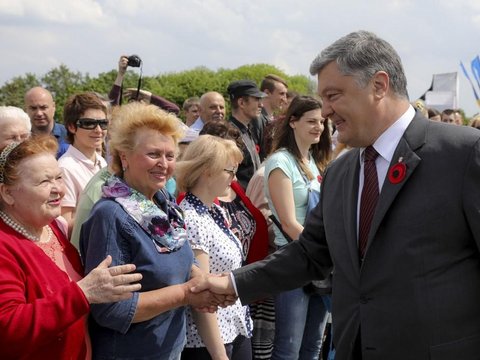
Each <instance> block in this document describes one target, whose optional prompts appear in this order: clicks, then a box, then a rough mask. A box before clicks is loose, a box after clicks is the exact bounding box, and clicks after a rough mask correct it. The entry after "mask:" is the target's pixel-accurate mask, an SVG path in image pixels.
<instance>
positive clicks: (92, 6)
mask: <svg viewBox="0 0 480 360" xmlns="http://www.w3.org/2000/svg"><path fill="white" fill-rule="evenodd" d="M0 15H3V16H5V15H13V16H16V17H23V18H24V19H28V20H29V21H30V22H31V23H34V22H40V23H43V24H52V23H53V24H55V23H61V24H97V25H100V24H101V23H102V21H104V20H105V19H106V17H105V16H104V14H103V12H102V8H101V6H100V5H99V3H98V2H96V1H94V0H75V1H58V0H42V1H38V0H0Z"/></svg>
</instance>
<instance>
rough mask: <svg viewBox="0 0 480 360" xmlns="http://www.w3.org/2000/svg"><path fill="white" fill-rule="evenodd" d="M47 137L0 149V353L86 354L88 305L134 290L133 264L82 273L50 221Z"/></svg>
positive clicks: (52, 183)
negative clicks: (0, 150) (83, 275)
mask: <svg viewBox="0 0 480 360" xmlns="http://www.w3.org/2000/svg"><path fill="white" fill-rule="evenodd" d="M57 147H58V145H57V141H56V140H55V138H53V137H50V136H48V137H42V136H39V137H36V138H30V139H28V140H26V141H25V142H23V143H21V144H19V145H18V144H16V143H14V144H11V145H9V146H7V147H6V148H5V149H4V150H3V151H2V153H1V154H0V218H1V220H0V309H1V311H0V348H1V349H2V350H1V353H2V359H88V358H89V357H90V345H89V344H90V343H89V340H88V336H87V335H86V315H87V314H88V312H89V310H90V304H93V303H99V302H111V301H117V300H121V299H126V298H129V297H131V292H132V291H136V290H139V289H140V285H139V284H135V285H129V284H128V283H130V282H135V281H139V280H140V279H141V275H140V274H127V273H129V272H131V271H133V270H134V269H135V267H134V266H133V265H123V266H119V267H113V268H108V266H109V265H110V263H111V258H110V257H108V256H107V259H105V260H104V261H102V262H101V263H100V264H99V266H98V267H96V268H95V269H92V271H91V272H90V273H89V274H88V275H86V276H85V277H84V278H83V279H82V274H83V269H82V266H81V263H80V258H79V256H78V253H77V252H76V250H75V249H74V248H73V246H72V245H70V243H69V242H68V240H67V238H66V236H65V234H64V233H63V232H62V230H61V227H60V226H59V224H58V223H57V217H58V216H59V215H60V200H61V199H62V197H63V195H64V193H65V190H64V185H63V182H62V172H61V170H60V168H59V167H58V164H57V160H56V159H55V154H56V152H57Z"/></svg>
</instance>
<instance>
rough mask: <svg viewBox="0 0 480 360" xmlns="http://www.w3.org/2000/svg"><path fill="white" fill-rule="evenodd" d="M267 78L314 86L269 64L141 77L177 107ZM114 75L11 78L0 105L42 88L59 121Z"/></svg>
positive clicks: (58, 71)
mask: <svg viewBox="0 0 480 360" xmlns="http://www.w3.org/2000/svg"><path fill="white" fill-rule="evenodd" d="M267 74H276V75H278V76H281V77H282V78H284V79H285V80H286V81H287V83H288V84H289V89H291V90H294V91H297V92H298V93H302V94H313V92H314V83H313V82H312V81H311V80H310V79H309V78H307V77H306V76H303V75H293V76H289V75H287V74H286V73H285V72H283V71H282V70H280V69H278V68H277V67H275V66H273V65H269V64H252V65H243V66H240V67H238V68H236V69H224V68H220V69H218V70H216V71H214V70H210V69H208V68H206V67H196V68H194V69H191V70H185V71H180V72H171V73H165V74H159V75H156V76H144V77H143V79H142V89H146V90H149V91H151V92H152V93H154V94H157V95H160V96H163V97H164V98H166V99H169V100H170V101H173V102H175V103H176V104H178V105H179V106H181V105H182V103H183V102H184V101H185V99H187V98H189V97H192V96H201V95H202V94H203V93H205V92H207V91H218V92H219V93H221V94H223V95H224V97H225V98H226V99H227V98H228V96H227V86H228V84H229V83H230V82H231V81H234V80H241V79H250V80H253V81H255V82H256V83H257V84H259V83H260V82H261V80H262V79H263V77H264V76H265V75H267ZM116 75H117V72H116V71H115V70H111V71H109V72H106V73H100V74H98V76H96V77H92V76H90V75H89V74H88V73H87V74H82V73H80V72H73V71H71V70H70V69H69V68H68V67H67V66H66V65H64V64H62V65H60V66H58V67H56V68H54V69H52V70H50V71H49V72H47V73H46V74H45V75H43V76H42V77H40V78H38V77H37V76H36V75H35V74H31V73H27V74H25V75H23V76H18V77H15V78H13V79H12V80H10V81H9V82H7V83H5V84H4V85H3V86H2V87H1V88H0V105H13V106H18V107H21V108H23V107H24V102H23V98H24V94H25V92H26V91H27V90H28V89H30V88H32V87H34V86H43V87H45V88H46V89H48V90H49V91H50V92H51V93H52V94H53V96H54V99H55V103H56V119H57V120H60V121H61V119H62V112H63V105H64V103H65V101H66V99H67V98H68V97H69V96H70V95H72V94H75V93H78V92H82V91H95V92H97V93H100V94H104V95H106V94H108V92H109V91H110V89H111V87H112V85H113V82H114V81H115V77H116ZM138 78H139V72H138V70H128V71H127V74H126V75H125V78H124V82H123V86H124V88H127V87H137V83H138Z"/></svg>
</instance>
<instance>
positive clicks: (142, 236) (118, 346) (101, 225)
mask: <svg viewBox="0 0 480 360" xmlns="http://www.w3.org/2000/svg"><path fill="white" fill-rule="evenodd" d="M179 129H180V128H179V121H178V119H177V118H176V117H175V115H173V114H168V113H166V112H165V111H163V110H161V109H159V108H158V107H156V106H154V105H146V104H142V103H138V102H134V103H129V104H127V105H124V106H122V107H120V108H119V109H117V111H115V112H114V113H113V121H112V125H111V127H110V129H109V132H110V142H109V146H110V151H111V155H112V164H111V170H112V172H113V174H114V175H112V176H111V177H110V178H108V179H107V181H106V182H105V184H104V185H103V188H102V191H103V198H102V199H101V200H99V201H98V202H97V203H96V204H95V206H94V207H93V209H92V212H91V214H90V217H89V218H88V219H87V221H86V222H85V223H84V224H83V225H82V229H81V233H80V250H81V253H82V257H83V259H84V261H85V268H86V271H89V270H90V269H91V268H94V267H95V266H97V265H98V263H99V262H100V261H101V260H102V258H103V257H104V256H105V255H106V254H107V253H108V254H111V255H112V257H113V263H114V264H123V263H125V262H131V263H133V264H135V265H136V266H137V269H139V271H140V272H141V273H142V275H143V280H142V281H141V285H142V292H137V293H135V294H134V296H133V297H132V298H130V299H128V300H124V301H119V302H114V303H111V304H103V305H96V306H93V307H92V320H93V321H92V323H91V327H90V329H91V338H92V345H93V357H94V358H96V359H105V358H109V359H127V358H128V359H134V358H135V359H165V360H167V359H178V358H179V356H180V353H181V351H182V349H183V346H184V345H185V307H184V305H189V304H190V305H194V306H199V307H203V306H206V305H208V304H209V297H210V295H209V294H208V293H203V294H201V297H200V299H197V298H196V297H195V296H193V295H192V294H191V292H190V287H191V286H192V285H193V283H194V281H195V279H193V280H191V281H189V282H187V281H188V280H189V278H190V275H191V274H190V272H191V268H192V264H193V253H192V250H191V248H190V245H189V243H188V241H186V240H187V234H186V230H185V227H184V221H183V215H182V212H181V210H180V209H179V208H178V206H177V205H176V204H175V202H174V201H171V198H170V196H169V195H168V193H167V191H165V189H164V187H165V183H166V182H167V180H168V178H169V177H170V176H171V175H172V173H173V171H174V169H175V156H176V152H177V148H176V145H177V140H178V139H179V137H180V136H181V133H180V131H179ZM202 299H204V300H202Z"/></svg>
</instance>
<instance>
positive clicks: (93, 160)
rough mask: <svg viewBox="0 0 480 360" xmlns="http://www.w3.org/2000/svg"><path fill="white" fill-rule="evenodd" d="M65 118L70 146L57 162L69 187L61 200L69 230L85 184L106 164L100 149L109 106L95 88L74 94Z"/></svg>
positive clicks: (66, 104)
mask: <svg viewBox="0 0 480 360" xmlns="http://www.w3.org/2000/svg"><path fill="white" fill-rule="evenodd" d="M63 121H64V124H65V128H66V129H67V140H68V142H69V143H70V144H71V146H69V147H68V150H67V151H66V152H65V154H63V155H62V156H61V157H60V159H58V165H59V166H60V168H61V169H62V171H63V179H64V182H65V189H66V191H65V197H64V198H63V199H62V203H61V206H62V216H63V217H64V218H65V219H66V220H67V222H68V233H69V234H70V233H71V230H72V228H73V220H74V218H75V208H76V206H77V203H78V198H79V196H80V194H81V192H82V190H83V188H84V187H85V186H86V185H87V183H88V181H89V180H90V179H91V178H92V177H93V175H95V174H96V173H97V172H98V171H99V170H100V169H101V168H103V167H105V166H106V165H107V163H106V161H105V159H104V158H103V157H102V156H101V155H100V154H99V152H98V149H100V148H101V147H102V144H103V140H104V139H105V135H106V134H107V127H108V120H107V108H106V107H105V105H104V103H103V102H102V100H101V99H100V98H99V97H98V96H97V95H96V94H94V93H92V92H86V93H80V94H76V95H72V96H71V97H70V98H68V99H67V101H66V103H65V105H64V108H63Z"/></svg>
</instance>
